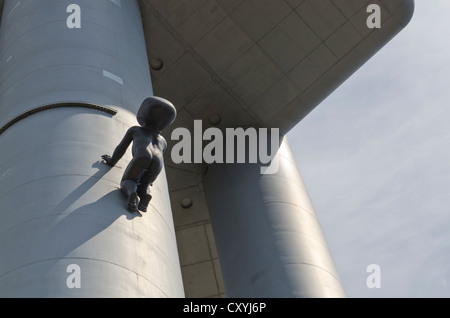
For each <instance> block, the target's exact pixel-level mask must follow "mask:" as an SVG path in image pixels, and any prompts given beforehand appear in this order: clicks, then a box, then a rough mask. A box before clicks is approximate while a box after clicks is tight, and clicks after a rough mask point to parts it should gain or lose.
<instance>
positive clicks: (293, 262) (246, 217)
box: [204, 142, 345, 297]
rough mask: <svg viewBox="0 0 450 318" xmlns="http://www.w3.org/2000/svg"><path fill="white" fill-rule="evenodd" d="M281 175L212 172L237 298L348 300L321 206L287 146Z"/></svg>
mask: <svg viewBox="0 0 450 318" xmlns="http://www.w3.org/2000/svg"><path fill="white" fill-rule="evenodd" d="M277 156H279V157H278V159H279V168H278V171H277V172H276V173H274V174H261V171H260V167H259V165H257V164H215V165H210V166H209V167H208V169H207V170H205V174H204V183H205V194H206V199H207V202H208V207H209V209H210V214H211V222H212V226H213V230H214V237H215V241H216V246H217V250H218V254H219V260H220V266H221V269H222V274H223V278H224V284H225V289H226V292H227V296H229V297H345V293H344V291H343V288H342V285H341V282H340V279H339V276H338V273H337V271H336V269H335V266H334V263H333V260H332V258H331V256H330V254H329V251H328V247H327V245H326V242H325V239H324V237H323V235H322V230H321V228H320V225H319V223H318V221H317V218H316V216H315V213H314V209H313V207H312V205H311V202H310V199H309V197H308V194H307V192H306V189H305V186H304V184H303V181H302V178H301V176H300V173H299V172H298V169H297V166H296V164H295V160H294V158H293V156H292V153H291V151H290V148H289V146H288V144H287V143H286V142H283V143H282V144H281V147H280V149H279V151H278V154H277Z"/></svg>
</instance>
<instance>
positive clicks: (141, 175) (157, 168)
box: [102, 97, 177, 212]
mask: <svg viewBox="0 0 450 318" xmlns="http://www.w3.org/2000/svg"><path fill="white" fill-rule="evenodd" d="M176 114H177V112H176V109H175V107H174V106H173V105H172V104H171V103H170V102H169V101H167V100H165V99H163V98H160V97H148V98H146V99H145V100H144V101H143V102H142V104H141V107H140V108H139V111H138V114H137V120H138V123H139V124H140V125H141V126H134V127H131V128H130V129H128V131H127V132H126V134H125V136H124V137H123V139H122V141H121V142H120V143H119V145H118V146H117V147H116V149H115V150H114V153H113V155H112V156H109V155H103V156H102V159H103V160H104V161H105V163H106V164H107V165H109V166H114V165H115V164H116V163H117V162H118V161H119V160H120V158H122V156H123V155H124V154H125V152H126V150H127V149H128V146H129V145H130V143H131V142H133V146H132V154H133V159H132V160H131V161H130V163H129V164H128V166H127V168H126V169H125V172H124V174H123V177H122V181H121V183H120V188H121V190H122V192H123V193H124V194H125V196H126V197H127V198H128V210H129V211H130V212H135V211H137V210H138V209H139V211H142V212H146V211H147V207H148V204H149V202H150V200H151V198H152V196H151V195H150V193H149V191H148V186H149V185H150V184H152V183H153V181H155V180H156V178H157V177H158V175H159V173H160V172H161V169H162V168H163V166H164V159H163V152H164V150H165V149H166V147H167V142H166V140H165V139H164V137H163V136H161V135H160V133H161V131H162V130H163V129H164V128H166V127H167V126H169V125H170V124H171V123H172V122H173V121H174V120H175V117H176Z"/></svg>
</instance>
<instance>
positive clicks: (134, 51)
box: [0, 0, 152, 126]
mask: <svg viewBox="0 0 450 318" xmlns="http://www.w3.org/2000/svg"><path fill="white" fill-rule="evenodd" d="M77 4H78V5H80V7H81V8H84V9H83V10H82V11H81V18H82V19H81V28H79V29H76V28H73V29H70V28H68V26H67V23H66V22H67V18H68V16H69V13H67V12H66V9H67V6H68V3H66V2H64V1H57V0H48V1H21V2H16V1H6V2H5V5H4V9H3V18H2V29H3V30H4V31H3V32H1V35H0V60H1V61H3V63H0V74H2V75H1V77H0V112H1V113H2V116H1V118H0V126H1V125H4V124H5V122H7V121H8V120H11V119H12V118H14V117H16V116H17V115H19V114H21V113H24V112H26V111H28V110H30V109H33V108H35V107H37V106H41V105H46V104H51V103H59V102H86V103H94V104H100V105H115V106H120V107H122V108H125V109H128V110H130V111H131V112H133V113H136V111H137V108H138V107H139V106H140V103H141V102H142V100H143V99H144V98H145V97H147V96H149V95H151V94H152V85H151V80H150V74H149V66H148V59H147V55H146V47H145V40H144V34H143V30H142V22H141V19H140V13H139V6H138V4H137V2H136V1H123V3H122V4H121V6H120V7H119V6H118V5H116V4H114V2H112V1H97V2H96V3H95V5H93V4H92V1H86V0H85V1H78V2H77ZM25 92H26V93H25Z"/></svg>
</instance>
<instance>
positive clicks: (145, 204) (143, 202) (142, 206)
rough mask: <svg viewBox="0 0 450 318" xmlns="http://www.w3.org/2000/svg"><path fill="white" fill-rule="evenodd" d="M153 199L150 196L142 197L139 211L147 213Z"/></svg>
mask: <svg viewBox="0 0 450 318" xmlns="http://www.w3.org/2000/svg"><path fill="white" fill-rule="evenodd" d="M151 199H152V196H151V195H150V194H144V195H143V196H141V197H140V201H139V206H138V209H139V211H141V212H147V207H148V204H149V203H150V200H151Z"/></svg>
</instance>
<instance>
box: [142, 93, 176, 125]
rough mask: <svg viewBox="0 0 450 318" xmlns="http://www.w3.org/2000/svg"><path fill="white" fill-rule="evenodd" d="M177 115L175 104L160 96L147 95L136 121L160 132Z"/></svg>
mask: <svg viewBox="0 0 450 318" xmlns="http://www.w3.org/2000/svg"><path fill="white" fill-rule="evenodd" d="M176 116H177V110H176V108H175V106H173V104H172V103H171V102H169V101H168V100H166V99H164V98H161V97H155V96H152V97H147V98H146V99H144V101H143V102H142V104H141V107H140V108H139V111H138V113H137V116H136V117H137V121H138V123H139V125H141V126H142V127H144V128H149V129H151V130H154V131H156V132H158V133H160V132H161V131H162V130H163V129H165V128H166V127H167V126H169V125H170V124H171V123H172V122H173V121H174V120H175V117H176Z"/></svg>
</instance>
